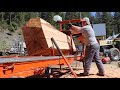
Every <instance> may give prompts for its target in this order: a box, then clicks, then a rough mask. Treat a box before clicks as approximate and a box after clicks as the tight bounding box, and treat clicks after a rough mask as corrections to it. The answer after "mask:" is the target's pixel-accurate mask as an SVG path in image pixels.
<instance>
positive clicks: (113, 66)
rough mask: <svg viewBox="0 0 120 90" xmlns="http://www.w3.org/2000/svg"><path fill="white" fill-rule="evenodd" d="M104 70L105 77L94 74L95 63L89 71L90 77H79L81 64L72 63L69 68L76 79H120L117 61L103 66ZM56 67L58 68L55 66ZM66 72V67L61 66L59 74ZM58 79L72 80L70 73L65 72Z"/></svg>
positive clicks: (119, 68) (81, 70)
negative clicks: (75, 75)
mask: <svg viewBox="0 0 120 90" xmlns="http://www.w3.org/2000/svg"><path fill="white" fill-rule="evenodd" d="M103 65H104V68H105V76H98V75H96V73H97V72H98V69H97V66H96V64H95V62H92V65H91V69H90V76H80V75H79V74H80V73H82V72H83V64H82V62H79V61H74V62H73V63H72V64H71V66H72V68H73V70H74V72H75V73H76V74H77V76H78V78H120V67H119V66H118V62H117V61H112V62H111V63H110V64H108V63H107V64H103ZM55 67H58V66H55ZM66 70H67V71H68V70H69V68H68V67H67V66H62V69H61V73H64V72H66ZM59 78H74V76H73V75H72V73H71V72H66V73H64V74H61V76H59Z"/></svg>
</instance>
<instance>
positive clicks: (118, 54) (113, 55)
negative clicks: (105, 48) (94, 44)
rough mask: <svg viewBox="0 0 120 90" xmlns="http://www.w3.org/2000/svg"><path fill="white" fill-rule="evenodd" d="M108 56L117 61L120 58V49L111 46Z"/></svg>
mask: <svg viewBox="0 0 120 90" xmlns="http://www.w3.org/2000/svg"><path fill="white" fill-rule="evenodd" d="M108 56H109V57H110V59H111V61H118V60H119V58H120V51H119V50H118V49H117V48H111V49H110V51H109V53H108Z"/></svg>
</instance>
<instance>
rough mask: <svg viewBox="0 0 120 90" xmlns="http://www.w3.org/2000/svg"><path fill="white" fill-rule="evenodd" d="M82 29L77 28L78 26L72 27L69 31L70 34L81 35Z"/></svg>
mask: <svg viewBox="0 0 120 90" xmlns="http://www.w3.org/2000/svg"><path fill="white" fill-rule="evenodd" d="M81 29H82V27H79V26H75V25H72V26H71V28H70V30H71V33H72V34H78V33H81V32H80V31H81Z"/></svg>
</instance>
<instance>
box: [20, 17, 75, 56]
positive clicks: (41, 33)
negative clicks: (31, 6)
mask: <svg viewBox="0 0 120 90" xmlns="http://www.w3.org/2000/svg"><path fill="white" fill-rule="evenodd" d="M22 32H23V36H24V40H25V43H26V47H27V51H28V55H34V56H35V55H37V56H40V55H43V56H44V55H45V56H52V55H53V51H54V55H59V52H58V51H57V49H56V47H55V46H54V45H53V43H52V41H51V38H52V37H53V38H54V39H55V41H56V43H57V44H58V46H59V48H60V49H61V50H62V52H63V54H65V55H68V54H69V53H70V45H69V44H70V37H69V36H68V35H66V34H64V33H62V32H60V31H59V30H57V29H56V28H55V27H53V26H52V25H51V24H50V23H48V22H47V21H45V20H43V19H41V18H32V19H30V20H29V21H28V22H27V23H26V25H25V26H24V27H23V28H22ZM72 42H73V41H72ZM72 45H73V50H74V51H75V50H76V48H75V45H74V43H72ZM51 47H52V48H53V49H51Z"/></svg>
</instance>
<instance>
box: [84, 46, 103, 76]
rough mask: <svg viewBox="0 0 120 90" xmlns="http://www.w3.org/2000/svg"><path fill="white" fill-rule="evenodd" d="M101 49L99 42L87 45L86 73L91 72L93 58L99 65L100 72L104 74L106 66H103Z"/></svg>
mask: <svg viewBox="0 0 120 90" xmlns="http://www.w3.org/2000/svg"><path fill="white" fill-rule="evenodd" d="M99 49H100V46H99V44H94V45H90V46H86V51H85V53H86V56H85V59H84V74H89V71H90V67H91V63H92V60H93V58H94V61H95V63H96V65H97V68H98V72H99V73H100V74H104V67H103V63H102V61H101V59H100V55H99Z"/></svg>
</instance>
